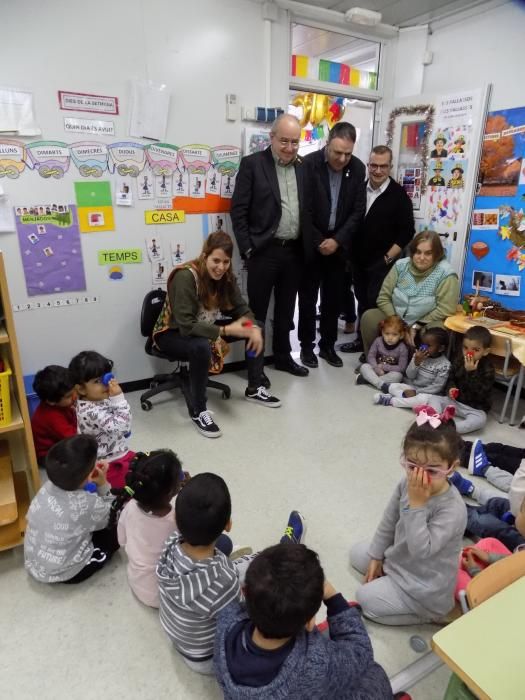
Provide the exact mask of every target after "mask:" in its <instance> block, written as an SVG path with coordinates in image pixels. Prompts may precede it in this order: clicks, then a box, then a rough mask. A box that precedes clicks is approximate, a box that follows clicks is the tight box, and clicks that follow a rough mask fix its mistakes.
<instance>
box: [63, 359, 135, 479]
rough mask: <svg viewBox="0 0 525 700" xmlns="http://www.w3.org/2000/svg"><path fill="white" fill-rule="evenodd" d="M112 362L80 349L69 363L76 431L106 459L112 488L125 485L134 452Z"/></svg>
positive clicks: (126, 405) (125, 405)
mask: <svg viewBox="0 0 525 700" xmlns="http://www.w3.org/2000/svg"><path fill="white" fill-rule="evenodd" d="M112 369H113V362H112V361H111V360H108V359H107V358H105V357H103V356H102V355H100V354H99V353H98V352H94V351H93V350H86V351H85V352H81V353H79V354H78V355H75V357H74V358H73V359H72V360H71V362H70V363H69V370H70V372H71V376H72V378H73V380H74V382H75V384H76V389H77V393H78V397H79V398H78V400H77V404H76V409H77V421H78V432H79V433H83V434H86V435H93V436H94V437H95V438H96V440H97V444H98V456H99V458H100V459H107V460H108V462H109V468H108V475H107V478H108V481H109V483H110V484H111V486H112V487H113V488H114V489H121V488H123V487H124V486H125V478H126V474H127V471H128V469H129V464H130V462H131V460H132V459H133V457H134V456H135V453H134V452H132V451H131V450H129V449H128V437H129V434H130V430H131V409H130V407H129V403H128V402H127V401H126V397H125V396H124V394H123V393H122V389H121V388H120V386H119V385H118V383H117V380H116V379H114V378H112V376H109V375H111V370H112Z"/></svg>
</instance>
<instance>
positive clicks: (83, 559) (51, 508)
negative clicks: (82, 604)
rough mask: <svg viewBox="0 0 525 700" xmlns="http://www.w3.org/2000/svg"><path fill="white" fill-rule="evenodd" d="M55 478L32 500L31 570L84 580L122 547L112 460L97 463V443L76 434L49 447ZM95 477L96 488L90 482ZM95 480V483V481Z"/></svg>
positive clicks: (45, 577)
mask: <svg viewBox="0 0 525 700" xmlns="http://www.w3.org/2000/svg"><path fill="white" fill-rule="evenodd" d="M46 469H47V475H48V477H49V481H46V483H45V484H44V485H43V486H42V488H41V489H40V490H39V492H38V493H37V494H36V496H35V497H34V498H33V500H32V501H31V505H30V506H29V511H28V514H27V530H26V534H25V539H24V558H25V567H26V569H27V571H28V572H29V573H30V574H31V576H33V578H35V579H36V580H37V581H43V582H45V583H57V582H61V583H79V582H80V581H84V580H85V579H87V578H89V577H90V576H92V575H93V574H94V573H95V572H96V571H98V570H99V569H101V568H102V567H103V566H105V564H107V562H108V561H109V560H110V559H111V557H112V556H113V553H114V552H115V551H116V550H117V549H118V547H119V545H118V541H117V533H116V528H115V527H114V526H113V527H110V526H109V525H108V523H109V516H110V509H111V504H112V502H113V496H111V494H110V493H109V485H108V483H107V481H106V471H107V463H105V462H97V442H96V440H95V439H94V438H93V437H91V436H90V435H74V436H73V437H69V438H66V439H65V440H62V441H61V442H58V443H57V444H56V445H53V447H52V448H51V449H50V450H49V452H48V455H47V457H46ZM88 482H91V484H95V485H96V493H95V492H93V490H92V489H90V490H89V491H88V490H86V489H85V488H84V487H85V486H86V485H87V484H88ZM91 484H90V485H91Z"/></svg>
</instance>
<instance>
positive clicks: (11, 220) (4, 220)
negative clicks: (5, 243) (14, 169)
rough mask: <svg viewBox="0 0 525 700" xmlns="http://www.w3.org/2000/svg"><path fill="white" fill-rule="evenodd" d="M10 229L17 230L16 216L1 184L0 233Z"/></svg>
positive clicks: (7, 231)
mask: <svg viewBox="0 0 525 700" xmlns="http://www.w3.org/2000/svg"><path fill="white" fill-rule="evenodd" d="M10 231H16V224H15V217H14V214H13V209H12V207H11V205H10V204H9V199H8V198H7V195H6V194H5V192H4V190H3V187H2V185H0V233H9V232H10Z"/></svg>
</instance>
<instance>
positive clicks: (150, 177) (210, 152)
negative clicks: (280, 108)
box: [0, 139, 242, 233]
mask: <svg viewBox="0 0 525 700" xmlns="http://www.w3.org/2000/svg"><path fill="white" fill-rule="evenodd" d="M241 155H242V154H241V149H240V148H239V147H238V146H206V145H203V144H191V145H188V146H182V147H178V146H174V145H173V144H169V143H155V144H143V143H138V142H136V141H118V142H116V143H109V144H108V143H99V142H96V141H80V142H75V143H72V144H67V143H64V142H62V141H35V142H32V143H27V144H24V143H22V142H21V141H16V140H12V139H1V140H0V177H8V178H11V179H16V178H19V177H20V176H21V175H22V174H25V173H26V172H28V171H34V172H37V173H38V174H39V175H40V176H41V177H43V178H46V179H47V178H55V179H60V178H62V177H64V174H65V173H66V172H67V171H68V170H69V169H70V167H72V166H74V167H75V168H76V169H77V170H78V173H79V174H80V176H81V177H85V178H99V177H101V176H102V175H103V174H104V173H106V172H107V173H109V174H110V175H114V174H116V175H117V176H118V177H119V178H121V179H122V178H127V179H128V180H129V179H131V178H133V179H136V180H137V182H136V196H137V198H138V199H156V201H157V202H159V203H160V204H159V206H158V207H157V208H159V209H169V208H173V209H183V210H184V211H186V212H187V213H188V214H206V213H212V212H226V211H229V210H230V205H231V202H230V200H231V198H232V196H233V190H234V188H235V178H236V175H237V171H238V169H239V164H240V162H241ZM127 187H128V188H129V193H130V194H131V193H132V185H131V184H129V183H128V185H127ZM125 194H128V193H126V192H122V191H121V190H120V189H117V190H116V191H115V201H116V203H117V204H118V205H119V206H132V204H133V197H132V196H131V197H130V196H123V195H125ZM163 200H164V202H166V203H163ZM111 205H112V202H111V201H110V202H109V204H107V205H105V206H111ZM79 206H81V205H80V204H79ZM96 213H97V212H95V214H96ZM99 213H100V212H99ZM81 214H82V212H79V217H80V224H81V231H82V232H83V233H86V232H88V231H92V230H95V229H96V228H97V227H98V230H105V231H112V230H114V229H113V226H114V224H113V221H112V218H113V211H112V210H111V211H106V212H102V216H98V217H95V218H96V219H97V225H96V226H95V224H94V223H93V222H92V221H90V220H88V219H86V220H85V221H84V220H83V218H82V216H81ZM102 222H103V223H102Z"/></svg>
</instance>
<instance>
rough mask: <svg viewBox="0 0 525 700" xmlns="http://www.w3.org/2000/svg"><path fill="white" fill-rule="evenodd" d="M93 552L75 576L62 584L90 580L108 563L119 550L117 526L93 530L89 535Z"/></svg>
mask: <svg viewBox="0 0 525 700" xmlns="http://www.w3.org/2000/svg"><path fill="white" fill-rule="evenodd" d="M91 540H92V542H93V546H94V550H93V553H92V554H91V559H90V561H89V562H88V563H87V564H86V566H85V567H84V568H83V569H81V570H80V571H79V572H78V574H77V575H76V576H73V578H70V579H69V581H64V583H82V581H85V580H86V579H88V578H90V577H91V576H93V574H95V573H96V572H97V571H100V569H102V568H103V567H104V566H105V565H106V564H107V563H108V561H110V559H111V557H112V556H113V555H114V554H115V552H116V551H117V549H118V548H119V546H120V545H119V543H118V538H117V526H116V524H115V525H113V526H112V527H105V528H104V529H103V530H95V531H94V532H93V533H92V534H91Z"/></svg>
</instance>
